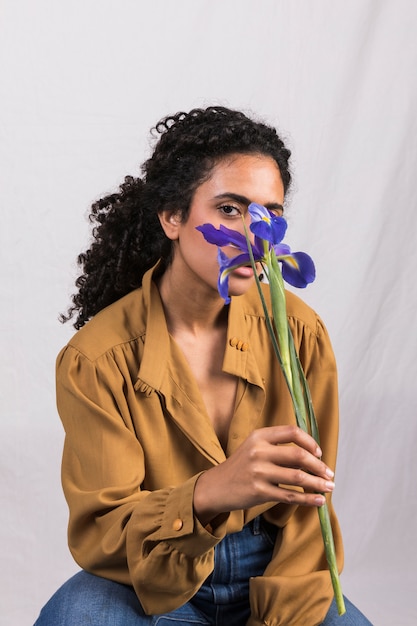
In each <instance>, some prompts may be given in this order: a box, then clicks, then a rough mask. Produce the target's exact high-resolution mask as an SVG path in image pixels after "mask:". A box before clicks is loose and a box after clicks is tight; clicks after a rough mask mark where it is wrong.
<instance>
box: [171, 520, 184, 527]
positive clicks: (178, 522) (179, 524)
mask: <svg viewBox="0 0 417 626" xmlns="http://www.w3.org/2000/svg"><path fill="white" fill-rule="evenodd" d="M183 526H184V522H183V521H182V519H180V518H179V517H178V518H177V519H176V520H174V522H173V524H172V528H173V529H174V530H181V528H182V527H183Z"/></svg>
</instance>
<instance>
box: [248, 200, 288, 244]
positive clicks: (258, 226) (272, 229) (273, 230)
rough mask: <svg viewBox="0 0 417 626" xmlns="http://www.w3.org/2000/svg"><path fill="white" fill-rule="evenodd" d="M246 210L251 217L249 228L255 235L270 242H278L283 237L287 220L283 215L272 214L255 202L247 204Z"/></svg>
mask: <svg viewBox="0 0 417 626" xmlns="http://www.w3.org/2000/svg"><path fill="white" fill-rule="evenodd" d="M248 211H249V213H250V216H251V218H252V222H251V225H250V229H251V231H252V232H253V233H254V234H255V235H256V236H257V237H260V238H261V239H265V240H266V241H269V242H270V243H272V244H278V243H280V242H281V241H282V240H283V239H284V236H285V233H286V230H287V222H286V221H285V220H284V218H283V217H281V216H278V215H274V214H273V213H271V212H270V211H268V209H266V208H265V207H263V206H261V205H260V204H256V202H252V203H251V204H250V205H249V207H248Z"/></svg>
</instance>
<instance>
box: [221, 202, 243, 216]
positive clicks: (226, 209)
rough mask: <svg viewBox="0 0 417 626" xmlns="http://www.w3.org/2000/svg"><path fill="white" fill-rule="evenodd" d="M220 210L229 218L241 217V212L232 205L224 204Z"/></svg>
mask: <svg viewBox="0 0 417 626" xmlns="http://www.w3.org/2000/svg"><path fill="white" fill-rule="evenodd" d="M219 210H220V211H221V212H222V213H223V214H224V215H226V216H227V217H237V216H238V215H240V210H239V209H238V208H237V207H235V206H232V205H231V204H224V205H223V206H221V207H220V208H219Z"/></svg>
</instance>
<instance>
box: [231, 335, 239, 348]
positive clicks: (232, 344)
mask: <svg viewBox="0 0 417 626" xmlns="http://www.w3.org/2000/svg"><path fill="white" fill-rule="evenodd" d="M229 343H230V345H231V346H232V348H234V347H235V346H237V344H238V343H239V339H238V338H237V337H232V338H231V339H230V341H229Z"/></svg>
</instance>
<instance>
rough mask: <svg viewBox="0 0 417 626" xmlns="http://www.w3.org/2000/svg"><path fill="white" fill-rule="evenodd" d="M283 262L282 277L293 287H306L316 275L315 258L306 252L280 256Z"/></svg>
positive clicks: (279, 258)
mask: <svg viewBox="0 0 417 626" xmlns="http://www.w3.org/2000/svg"><path fill="white" fill-rule="evenodd" d="M278 260H279V261H281V263H282V278H283V279H284V280H285V281H286V282H287V283H289V284H290V285H292V286H293V287H299V288H304V287H307V285H308V284H309V283H312V282H313V280H314V279H315V277H316V268H315V267H314V263H313V259H312V258H311V257H310V256H309V255H308V254H306V253H305V252H293V253H292V254H287V255H282V256H279V257H278Z"/></svg>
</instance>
